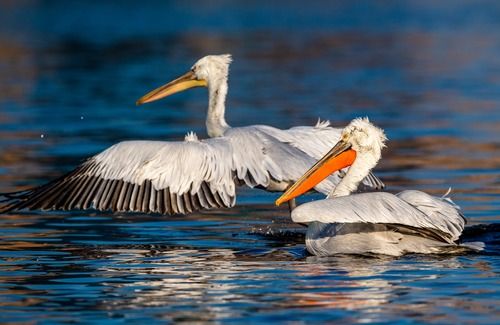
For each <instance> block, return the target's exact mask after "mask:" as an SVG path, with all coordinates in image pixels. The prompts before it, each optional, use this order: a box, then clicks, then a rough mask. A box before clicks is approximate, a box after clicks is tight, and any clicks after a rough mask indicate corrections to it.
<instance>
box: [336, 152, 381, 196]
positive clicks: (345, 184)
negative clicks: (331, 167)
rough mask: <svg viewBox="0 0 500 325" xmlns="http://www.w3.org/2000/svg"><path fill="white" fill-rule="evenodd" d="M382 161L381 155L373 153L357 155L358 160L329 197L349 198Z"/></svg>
mask: <svg viewBox="0 0 500 325" xmlns="http://www.w3.org/2000/svg"><path fill="white" fill-rule="evenodd" d="M379 159H380V153H379V154H378V156H377V154H374V153H373V152H364V153H359V152H358V153H357V155H356V160H355V161H354V163H353V164H352V165H351V167H349V170H348V171H347V173H346V174H345V176H344V178H342V180H341V181H340V182H339V183H338V185H337V186H336V187H335V188H334V189H333V191H332V192H331V193H330V194H329V195H328V197H329V198H330V197H339V196H347V195H349V194H351V193H352V192H354V191H356V190H357V189H358V185H359V183H360V182H361V181H362V180H363V179H364V178H365V177H366V176H367V175H368V174H369V173H370V171H371V170H372V168H373V167H375V166H376V165H377V162H378V161H379Z"/></svg>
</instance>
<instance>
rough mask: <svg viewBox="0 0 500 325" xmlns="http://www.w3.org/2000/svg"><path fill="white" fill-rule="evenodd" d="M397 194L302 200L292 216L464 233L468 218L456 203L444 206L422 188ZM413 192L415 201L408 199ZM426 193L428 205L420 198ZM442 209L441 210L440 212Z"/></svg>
mask: <svg viewBox="0 0 500 325" xmlns="http://www.w3.org/2000/svg"><path fill="white" fill-rule="evenodd" d="M411 192H418V194H415V193H413V194H411V193H407V194H404V193H403V192H402V193H403V195H401V194H398V195H393V194H390V193H384V192H376V193H361V194H353V195H349V196H343V197H337V198H333V199H326V200H319V201H315V202H310V203H306V204H302V205H300V206H299V207H297V208H296V209H294V210H293V211H292V220H293V221H294V222H298V223H304V222H313V221H318V222H322V223H380V224H399V225H404V226H409V227H413V228H416V229H427V230H431V231H433V232H434V233H435V234H436V235H437V236H439V237H440V238H442V240H444V241H446V242H449V243H452V242H454V241H456V240H458V238H459V237H460V234H461V233H462V230H463V227H464V222H463V219H462V218H461V214H460V212H459V211H458V210H457V209H456V208H453V207H446V210H440V209H441V208H442V207H443V204H444V203H443V202H442V199H440V198H436V197H432V196H430V195H428V194H426V193H423V192H419V191H411ZM412 195H413V200H414V202H411V203H410V202H407V201H406V199H407V198H408V197H411V196H412ZM422 197H425V203H426V204H427V209H429V207H430V206H432V209H433V211H434V213H429V210H425V209H422V206H421V205H420V206H419V204H418V203H415V202H416V201H418V200H420V201H422V200H421V198H422ZM438 210H439V212H437V211H438Z"/></svg>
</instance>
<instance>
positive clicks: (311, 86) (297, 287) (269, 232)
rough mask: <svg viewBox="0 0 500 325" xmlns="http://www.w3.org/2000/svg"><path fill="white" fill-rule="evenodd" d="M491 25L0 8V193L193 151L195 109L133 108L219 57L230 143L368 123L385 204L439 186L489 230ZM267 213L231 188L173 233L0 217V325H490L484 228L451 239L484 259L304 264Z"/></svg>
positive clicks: (434, 16)
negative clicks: (211, 324) (103, 155)
mask: <svg viewBox="0 0 500 325" xmlns="http://www.w3.org/2000/svg"><path fill="white" fill-rule="evenodd" d="M264 9H265V10H264ZM499 12H500V11H499V6H498V3H496V2H484V3H482V5H481V6H478V5H477V4H471V3H468V2H462V1H459V3H458V4H457V3H456V2H453V4H451V3H446V4H443V5H441V3H429V2H421V1H404V2H398V3H390V4H388V3H386V2H384V3H377V2H364V3H362V4H361V5H360V4H359V3H350V2H345V3H332V2H330V1H318V2H314V3H309V4H308V6H306V7H304V6H303V3H301V2H291V3H290V4H289V6H283V5H282V4H274V3H269V4H268V6H266V7H265V8H263V6H262V5H261V4H260V3H259V4H245V5H241V4H239V3H235V2H234V3H233V2H230V1H229V2H228V1H211V2H210V5H207V4H198V5H197V6H192V4H191V3H188V2H186V3H184V2H179V3H176V2H171V1H168V2H165V1H155V2H154V5H152V6H145V5H144V4H142V3H136V2H128V1H125V2H123V1H119V2H116V3H115V2H109V1H108V2H82V3H75V4H73V5H72V6H67V3H66V2H64V1H50V2H46V1H1V2H0V93H1V94H2V96H0V191H10V190H18V189H23V188H26V187H27V186H31V185H35V184H40V183H43V182H45V181H47V180H49V179H51V178H54V177H56V176H58V175H60V174H61V173H62V172H64V171H68V170H69V169H71V168H73V167H74V166H75V165H77V164H78V163H79V162H80V161H81V160H82V159H84V158H85V157H88V156H90V155H93V154H95V153H96V152H99V151H100V150H103V149H104V148H106V147H108V146H110V145H111V144H113V143H115V142H118V141H122V140H127V139H169V140H171V139H182V138H183V136H184V134H185V133H186V132H187V131H189V130H194V131H196V132H197V133H198V134H200V135H203V134H204V132H205V131H204V122H205V121H204V119H205V117H204V114H205V110H206V93H205V92H204V91H201V90H200V91H192V92H188V93H185V94H181V95H178V96H176V97H172V98H171V100H169V101H165V102H160V103H158V104H156V105H151V106H148V107H147V108H146V107H145V108H141V109H137V108H135V107H134V102H135V100H136V99H137V98H138V97H139V96H141V95H142V94H143V93H144V92H145V91H147V90H148V89H152V88H154V87H155V86H157V85H159V84H162V83H164V82H165V81H167V80H169V78H171V77H172V76H175V75H178V74H179V73H181V72H184V70H185V69H186V67H188V66H189V65H190V64H191V63H192V62H193V61H195V60H196V59H197V58H199V57H201V56H203V55H206V54H209V53H227V52H229V53H233V55H234V58H235V62H234V64H233V65H232V67H231V75H230V90H229V98H228V102H227V104H228V112H227V113H228V121H229V123H230V124H231V125H235V126H240V125H247V124H259V123H265V124H271V125H275V126H278V127H289V126H292V125H298V124H313V123H315V122H316V119H317V117H322V118H324V119H326V118H329V119H331V120H332V122H334V123H335V124H336V125H343V124H345V123H346V122H348V121H349V120H351V119H352V118H353V117H356V116H362V115H368V116H370V118H371V119H372V120H373V121H375V122H376V123H377V124H380V125H381V126H383V127H384V128H385V129H386V130H387V133H388V136H389V138H390V142H389V148H388V149H387V150H386V151H385V152H384V159H383V161H382V162H381V165H380V166H379V168H378V169H377V173H378V174H379V175H380V176H381V177H382V178H383V179H384V181H385V182H386V184H387V185H388V189H389V190H390V191H394V192H395V191H399V190H402V189H407V188H416V189H421V190H425V191H427V192H430V193H432V194H436V195H440V194H443V193H444V192H446V190H447V189H448V187H452V197H453V199H454V200H455V201H456V202H457V203H458V204H459V205H461V206H462V208H463V210H464V214H465V215H466V216H467V217H468V218H469V225H474V224H478V223H483V224H484V223H486V224H491V223H495V222H498V221H499V216H500V212H499V211H500V201H499V197H500V196H499V194H500V193H499V188H500V186H499V185H500V177H499V175H500V170H499V166H500V160H499V157H498V150H499V141H498V139H500V134H499V129H498V124H499V121H500V115H499V114H500V113H499V112H500V111H499V110H498V106H499V105H498V103H499V102H500V98H499V93H498V86H499V82H500V79H499V77H498V75H499V73H498V72H499V71H500V59H499V56H498V53H499V51H500V41H499V38H498V35H497V33H496V30H498V22H499V20H498V13H499ZM131 13H134V14H131ZM89 17H92V19H89ZM110 17H112V19H110ZM42 134H43V135H44V137H41V135H42ZM275 198H276V197H275V195H273V194H268V193H264V192H262V191H255V190H249V189H242V190H241V191H240V195H239V197H238V200H239V203H240V206H239V207H238V208H236V209H234V210H225V211H211V212H208V213H200V214H195V215H192V216H187V217H174V218H163V217H160V216H143V215H133V214H131V215H111V214H106V213H95V212H88V213H87V212H86V213H80V212H74V213H51V212H40V213H39V212H33V213H21V214H12V215H2V216H1V218H0V229H1V233H2V236H1V238H0V257H1V258H0V308H1V309H2V313H0V321H1V322H9V321H18V322H25V323H28V322H32V321H33V320H34V319H36V320H40V321H46V322H55V321H56V322H57V321H58V322H77V321H79V322H82V321H83V322H102V321H105V320H110V319H111V318H113V319H114V320H116V321H117V322H120V321H121V320H127V321H131V322H134V321H135V322H139V323H144V322H147V321H161V320H163V321H171V322H174V321H229V322H276V321H287V320H288V321H290V320H301V321H304V322H307V321H310V322H320V321H323V322H332V321H341V322H369V321H371V322H400V321H406V322H408V321H410V322H411V321H414V322H435V323H442V322H456V323H463V322H467V321H471V322H478V323H481V322H484V323H488V322H489V323H498V321H497V320H498V319H500V315H499V313H498V308H497V306H496V305H498V301H499V297H498V293H497V292H498V290H496V289H497V287H498V283H497V282H498V281H497V278H498V273H499V263H498V247H499V242H500V240H499V238H498V229H497V228H498V227H494V226H492V225H488V226H481V227H482V228H481V227H479V228H477V229H476V230H474V229H472V230H469V235H470V236H472V237H473V238H474V240H477V239H478V238H484V234H485V233H487V234H488V235H487V238H486V239H487V240H488V242H489V243H490V244H491V247H492V248H490V250H488V251H487V252H486V253H485V254H478V255H466V256H441V257H432V256H429V257H423V256H406V257H403V258H399V259H392V258H370V259H367V258H360V257H352V256H351V257H349V256H338V257H332V258H316V257H309V256H307V255H306V252H305V249H304V244H303V243H304V241H303V240H304V239H303V229H301V228H300V227H297V226H294V225H291V224H290V222H289V220H288V216H287V211H286V210H285V209H283V210H280V209H275V208H274V207H272V202H273V201H274V199H275ZM310 199H312V198H304V200H310ZM469 229H471V228H469ZM481 236H483V237H481Z"/></svg>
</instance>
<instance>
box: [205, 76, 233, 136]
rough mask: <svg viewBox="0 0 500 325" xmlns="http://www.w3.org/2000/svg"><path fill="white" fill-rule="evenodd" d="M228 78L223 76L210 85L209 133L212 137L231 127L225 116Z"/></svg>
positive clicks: (207, 123) (207, 121) (207, 124)
mask: <svg viewBox="0 0 500 325" xmlns="http://www.w3.org/2000/svg"><path fill="white" fill-rule="evenodd" d="M226 95H227V79H226V78H223V79H221V80H219V81H218V82H216V83H210V84H209V87H208V96H209V98H208V114H207V120H206V126H207V133H208V136H209V137H211V138H214V137H220V136H222V135H224V132H225V131H226V130H227V129H228V128H229V125H228V124H227V123H226V119H225V118H224V113H225V110H226V105H225V102H226Z"/></svg>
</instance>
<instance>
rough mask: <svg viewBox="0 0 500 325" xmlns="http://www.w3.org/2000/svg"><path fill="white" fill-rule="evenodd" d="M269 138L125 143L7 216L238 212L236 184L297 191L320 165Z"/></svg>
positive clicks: (253, 132)
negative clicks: (234, 208)
mask: <svg viewBox="0 0 500 325" xmlns="http://www.w3.org/2000/svg"><path fill="white" fill-rule="evenodd" d="M300 130H301V129H296V130H294V131H293V132H292V134H293V133H294V132H295V133H296V134H299V133H300V134H301V132H302V131H300ZM270 133H271V132H270V131H269V132H268V131H266V132H264V131H262V129H261V128H259V127H244V128H235V129H229V130H228V131H227V132H226V134H225V136H224V137H220V138H213V139H207V140H202V141H193V140H191V141H183V142H162V141H125V142H120V143H118V144H116V145H114V146H112V147H110V148H108V149H107V150H105V151H103V152H101V153H100V154H98V155H96V156H94V157H91V158H90V159H88V160H87V161H85V162H84V163H82V164H81V165H80V166H79V167H77V168H76V169H75V170H73V171H72V172H70V173H68V174H66V175H64V176H62V177H61V178H58V179H56V180H54V181H52V182H49V183H47V184H45V185H42V186H40V187H37V188H34V189H31V190H29V191H23V192H17V193H7V194H4V195H2V196H0V198H2V197H3V200H2V202H1V203H0V213H1V212H7V211H12V210H19V209H25V208H26V209H38V208H41V209H44V210H46V209H64V210H70V209H73V208H79V209H87V208H94V209H98V210H112V211H135V212H144V213H150V212H159V213H166V214H176V213H187V212H192V211H196V210H199V209H211V208H221V207H231V206H233V205H234V204H235V197H236V189H235V187H236V184H238V185H239V184H241V183H244V184H246V185H248V186H250V187H263V188H271V185H272V184H274V183H279V184H291V183H293V182H294V181H295V180H297V179H298V178H300V176H302V174H303V173H304V172H305V171H306V170H307V169H308V168H309V167H310V166H312V165H313V164H314V162H315V159H314V158H313V157H311V156H309V155H307V154H306V153H304V152H303V151H302V150H300V149H299V148H297V147H295V146H293V145H290V144H289V143H286V142H281V140H280V139H278V138H276V137H275V136H274V135H272V134H270ZM289 137H291V136H289ZM297 137H298V136H297ZM292 138H293V137H292ZM337 181H338V179H335V178H332V177H330V178H328V179H327V180H325V181H324V182H322V183H321V184H320V185H319V186H318V187H317V190H319V191H322V192H324V193H326V192H328V191H329V190H330V189H331V188H332V187H333V186H334V185H335V183H336V182H337ZM280 186H283V185H280Z"/></svg>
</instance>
